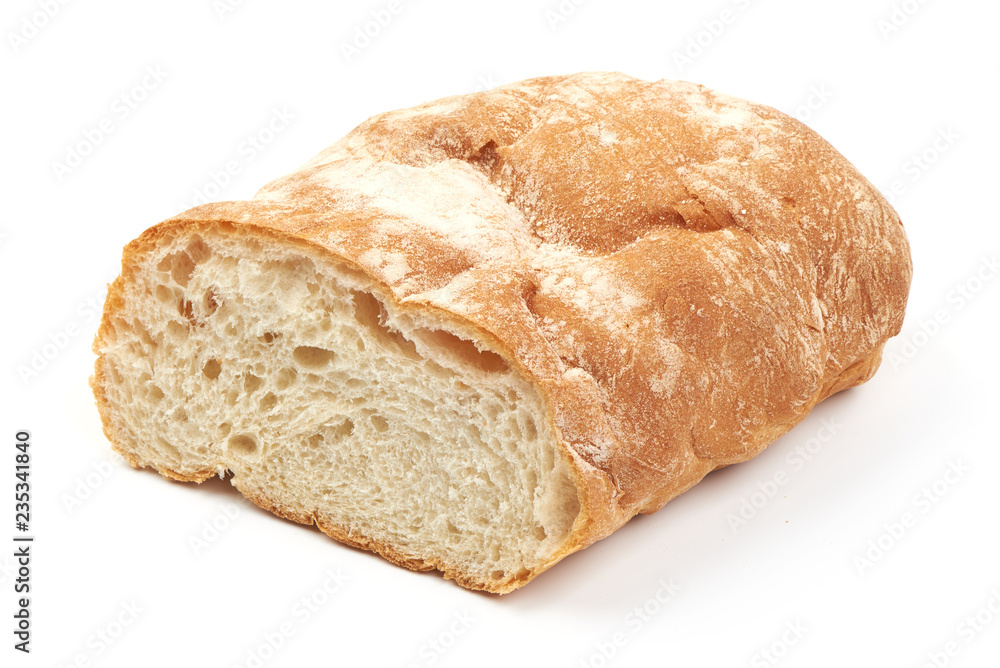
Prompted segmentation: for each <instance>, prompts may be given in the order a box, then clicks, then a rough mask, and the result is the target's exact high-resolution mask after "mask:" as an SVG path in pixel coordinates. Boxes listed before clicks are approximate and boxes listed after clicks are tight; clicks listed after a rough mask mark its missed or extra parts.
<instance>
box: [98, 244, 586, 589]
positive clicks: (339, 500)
mask: <svg viewBox="0 0 1000 668" xmlns="http://www.w3.org/2000/svg"><path fill="white" fill-rule="evenodd" d="M153 238H155V239H156V242H155V244H152V245H150V244H149V243H148V242H147V244H146V245H144V246H141V247H138V246H137V248H138V250H137V251H132V253H131V257H129V255H130V253H129V252H128V251H127V252H126V266H125V268H124V271H123V275H122V278H120V279H119V280H118V282H117V283H116V284H115V286H113V288H112V291H111V295H110V296H109V299H108V304H107V305H106V307H105V319H104V323H103V325H102V328H101V332H100V334H99V336H98V340H97V342H96V344H95V347H96V349H97V352H98V354H99V359H98V360H97V364H96V372H95V377H94V379H93V385H94V390H95V394H96V396H97V401H98V406H99V408H100V409H101V414H102V418H103V420H104V425H105V431H106V432H107V433H108V435H109V437H110V438H111V439H112V441H113V442H114V444H115V446H116V448H117V449H119V450H120V451H121V452H122V453H123V454H124V455H125V456H126V457H127V458H128V459H129V461H130V462H132V463H133V464H134V465H136V466H148V467H152V468H155V469H156V470H158V471H159V472H160V473H162V474H164V475H167V476H170V477H174V478H180V479H183V480H196V481H200V480H204V479H206V478H207V477H209V476H211V475H215V474H219V475H223V474H225V472H226V471H231V472H232V475H233V484H234V485H236V486H237V487H238V488H239V489H240V490H241V491H242V492H243V493H244V494H245V495H246V496H247V497H248V498H250V499H251V500H253V501H254V502H255V503H257V504H258V505H261V506H262V507H265V508H268V509H269V510H273V511H274V512H275V513H277V514H279V515H282V516H284V517H287V518H290V519H293V520H296V521H299V522H304V523H313V522H315V523H316V524H317V525H318V526H319V527H320V528H321V529H323V531H325V532H326V533H328V534H329V535H331V536H332V537H334V538H336V539H338V540H341V541H342V542H345V543H348V544H351V545H355V546H359V547H364V548H366V549H371V550H373V551H376V552H379V553H380V554H382V555H383V556H385V557H387V558H388V559H390V560H391V561H393V562H395V563H399V564H401V565H404V566H407V567H410V568H414V569H419V570H428V569H433V568H437V569H440V570H442V571H443V572H444V573H445V574H446V576H448V577H453V578H455V579H456V580H458V581H459V582H460V583H461V584H463V585H464V586H467V587H471V588H475V589H483V590H487V591H494V592H506V591H510V590H512V589H514V588H516V587H518V586H520V585H521V584H523V583H524V582H526V581H527V580H529V579H531V578H532V577H534V575H536V574H537V573H539V572H541V571H542V570H544V569H545V568H547V567H548V566H549V565H551V564H552V563H554V561H556V560H558V558H559V557H560V556H561V555H562V554H563V553H564V552H565V550H564V546H565V544H566V542H567V539H568V538H569V536H570V534H571V532H572V529H573V525H574V522H575V521H576V519H577V516H578V515H579V512H580V501H579V498H578V493H577V488H576V485H575V483H574V480H573V476H572V472H571V467H570V464H569V462H568V460H567V458H566V455H565V454H564V451H563V449H562V448H561V446H560V445H559V443H558V441H557V437H556V435H555V434H554V433H553V431H552V427H551V425H550V424H549V419H548V417H547V412H546V406H545V403H544V401H543V399H542V397H541V396H540V395H539V393H538V391H537V390H536V389H535V387H534V386H533V385H532V384H531V383H530V382H529V381H528V380H527V379H525V378H524V377H523V376H522V374H521V373H520V372H519V371H517V370H516V369H514V368H512V367H511V365H510V364H508V362H507V361H506V360H505V358H504V357H503V356H502V355H501V354H499V353H498V352H496V351H493V350H488V349H485V348H484V347H483V344H482V343H481V342H480V343H478V344H477V343H473V340H474V339H475V338H476V333H475V332H474V331H472V330H471V329H467V328H466V327H464V326H463V325H462V324H461V323H458V322H456V321H454V320H450V319H449V320H445V319H444V318H442V317H437V316H434V315H432V314H430V313H428V312H426V311H420V312H417V311H415V310H413V309H407V308H405V306H403V307H397V306H395V305H394V304H393V303H392V301H391V300H389V299H388V297H387V295H386V294H385V293H384V292H382V291H381V290H380V288H379V287H378V286H377V285H376V284H374V283H373V282H372V281H371V280H370V279H369V278H367V276H366V275H365V274H363V273H362V272H360V271H358V270H356V269H353V268H351V267H349V266H347V265H346V264H343V263H341V262H339V261H336V260H335V259H333V258H331V257H329V256H328V255H327V254H325V253H324V252H320V251H318V250H314V249H311V248H310V247H307V246H305V245H295V244H293V243H291V242H287V241H279V240H277V239H270V238H268V237H265V236H263V235H255V234H252V233H247V232H246V231H245V230H244V231H242V232H237V231H235V230H233V229H232V228H228V229H227V228H225V227H223V226H218V225H216V226H212V227H208V226H205V227H202V228H199V229H197V230H191V229H189V228H173V229H172V230H170V229H168V230H159V231H158V232H157V234H156V235H153Z"/></svg>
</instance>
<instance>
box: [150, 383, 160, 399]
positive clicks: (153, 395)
mask: <svg viewBox="0 0 1000 668" xmlns="http://www.w3.org/2000/svg"><path fill="white" fill-rule="evenodd" d="M149 398H150V399H152V400H153V401H159V400H160V399H162V398H163V390H161V389H160V388H159V387H157V386H156V385H150V386H149Z"/></svg>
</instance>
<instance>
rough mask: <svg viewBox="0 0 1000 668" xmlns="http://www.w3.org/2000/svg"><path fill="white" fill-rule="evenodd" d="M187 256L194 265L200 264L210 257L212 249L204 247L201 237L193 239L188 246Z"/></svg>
mask: <svg viewBox="0 0 1000 668" xmlns="http://www.w3.org/2000/svg"><path fill="white" fill-rule="evenodd" d="M187 254H188V255H189V256H190V257H191V260H192V261H193V262H194V263H195V264H200V263H202V262H204V261H205V260H207V259H208V258H210V257H212V249H211V248H209V247H208V246H206V245H205V242H204V241H202V240H201V237H197V236H196V237H194V238H192V240H191V243H189V244H188V247H187Z"/></svg>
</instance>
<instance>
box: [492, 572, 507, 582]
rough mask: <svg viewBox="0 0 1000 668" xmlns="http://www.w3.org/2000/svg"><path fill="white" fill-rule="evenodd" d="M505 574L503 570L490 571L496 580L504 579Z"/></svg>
mask: <svg viewBox="0 0 1000 668" xmlns="http://www.w3.org/2000/svg"><path fill="white" fill-rule="evenodd" d="M505 575H506V573H504V572H503V571H493V572H492V573H490V577H491V578H493V579H494V580H503V578H504V576H505Z"/></svg>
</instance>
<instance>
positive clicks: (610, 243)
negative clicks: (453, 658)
mask: <svg viewBox="0 0 1000 668" xmlns="http://www.w3.org/2000/svg"><path fill="white" fill-rule="evenodd" d="M223 218H226V219H231V220H233V221H235V222H240V223H243V224H247V225H250V226H256V227H265V228H271V230H273V231H276V232H279V233H280V234H282V235H285V236H290V237H294V238H298V239H302V240H305V241H308V242H310V243H312V244H316V245H319V246H321V247H324V248H326V249H328V250H329V251H330V252H331V253H332V254H334V255H336V256H337V257H341V258H344V259H346V260H348V261H349V262H351V263H353V264H356V265H357V266H360V267H361V268H363V269H364V270H365V271H366V272H368V273H369V274H371V276H373V277H374V278H375V279H377V280H378V281H379V282H381V283H383V284H384V285H385V286H386V288H387V290H388V291H389V294H390V295H391V296H392V298H393V299H394V301H396V302H398V304H399V305H401V306H402V307H403V308H405V307H406V306H407V305H411V306H414V307H417V306H418V305H419V307H420V308H427V307H428V306H429V307H433V308H435V310H439V311H440V312H446V313H448V314H452V315H453V316H456V317H457V318H459V319H461V320H462V321H464V322H466V323H469V324H471V325H473V326H475V327H476V328H477V330H478V331H481V332H483V333H484V336H487V337H488V338H489V340H490V341H491V345H493V346H494V347H497V348H499V349H501V350H502V351H503V352H505V353H506V354H507V355H508V356H510V357H511V358H512V360H513V361H514V362H516V364H517V366H518V368H520V369H521V370H522V371H523V372H524V373H525V374H526V375H527V376H528V377H529V378H530V379H532V381H533V382H534V383H535V384H536V385H537V386H539V387H540V388H541V389H542V390H543V394H544V395H545V396H546V397H548V399H549V401H550V405H551V410H552V413H551V417H552V419H553V422H554V424H555V426H556V427H557V428H558V433H559V434H560V435H561V437H562V439H563V440H564V441H565V442H566V444H567V445H568V446H569V448H570V449H571V451H572V452H573V453H574V458H575V459H577V461H578V465H579V467H580V468H581V469H585V473H586V476H585V477H588V478H589V480H590V482H589V483H588V484H589V485H590V495H591V498H589V499H586V498H585V499H584V500H583V501H584V508H585V510H586V512H587V513H589V517H590V520H589V522H590V523H591V524H592V526H591V527H590V529H589V533H588V534H587V535H588V538H587V542H590V541H592V540H594V539H596V538H598V537H600V535H598V534H604V533H607V532H609V531H610V530H613V529H614V528H615V527H617V526H618V525H619V524H621V522H622V521H623V520H624V519H627V518H628V517H630V516H631V515H633V514H635V513H636V512H651V511H653V510H656V509H657V508H659V507H660V506H662V505H663V503H666V501H668V500H669V499H670V498H673V497H674V496H676V495H677V494H679V493H680V492H682V491H684V490H685V489H687V488H689V487H690V486H691V485H693V484H694V483H695V482H697V481H698V480H700V479H701V478H702V477H703V476H704V475H705V474H706V473H707V472H709V471H711V470H712V469H714V468H718V467H720V466H724V465H726V464H730V463H734V462H738V461H743V460H745V459H748V458H750V457H752V456H753V455H755V454H756V453H757V452H759V451H760V450H761V449H762V448H763V447H764V446H766V445H767V444H768V443H770V442H771V441H773V440H774V439H775V438H777V436H779V435H780V434H781V433H783V432H784V431H786V430H787V429H789V428H790V427H791V426H793V425H794V424H795V423H796V422H798V421H799V420H800V419H801V418H802V417H804V416H805V414H806V413H807V412H808V411H809V410H810V409H811V407H812V406H813V405H814V404H815V403H816V402H818V401H819V400H821V399H823V398H825V397H826V396H828V395H829V394H831V393H833V392H835V391H838V390H840V389H843V388H844V387H846V386H848V385H851V384H856V383H858V382H862V381H864V380H866V379H867V378H868V377H869V376H870V375H871V373H873V372H874V369H875V368H876V367H877V364H878V359H879V354H880V351H881V347H882V345H883V344H884V342H885V341H886V339H888V338H889V337H891V336H893V335H895V334H896V333H898V331H899V328H900V326H901V322H902V318H903V311H904V306H905V302H906V297H907V292H908V288H909V282H910V273H911V267H910V258H909V249H908V245H907V241H906V237H905V235H904V233H903V229H902V226H901V223H900V221H899V218H898V216H897V215H896V213H895V211H893V209H892V207H891V206H890V205H889V204H888V203H887V202H886V201H885V199H884V198H883V197H882V196H881V195H880V194H879V193H878V191H877V190H876V189H875V188H874V187H873V186H872V185H871V183H869V182H868V181H867V180H866V179H865V178H864V177H862V176H861V175H860V174H859V173H858V172H857V170H856V169H855V168H854V167H853V166H852V165H851V164H850V163H849V162H848V161H847V160H846V159H845V158H844V157H843V156H842V155H840V154H839V153H838V152H837V151H836V150H835V149H833V147H831V146H830V145H829V144H828V143H827V142H826V141H824V140H823V139H822V138H821V137H819V136H818V135H817V134H816V133H815V132H813V131H812V130H810V129H809V128H807V127H806V126H804V125H803V124H801V123H799V122H798V121H796V120H794V119H792V118H790V117H789V116H786V115H785V114H782V113H780V112H778V111H776V110H774V109H771V108H769V107H766V106H762V105H759V104H754V103H750V102H746V101H743V100H739V99H736V98H733V97H729V96H726V95H722V94H719V93H716V92H713V91H711V90H708V89H706V88H704V87H702V86H699V85H695V84H690V83H684V82H678V81H659V82H647V81H642V80H638V79H634V78H631V77H628V76H624V75H621V74H616V73H585V74H577V75H573V76H560V77H545V78H539V79H532V80H528V81H524V82H520V83H517V84H513V85H509V86H504V87H501V88H497V89H494V90H491V91H487V92H483V93H476V94H471V95H463V96H457V97H450V98H445V99H442V100H439V101H436V102H431V103H428V104H423V105H420V106H417V107H414V108H412V109H406V110H401V111H394V112H389V113H385V114H381V115H378V116H375V117H373V118H372V119H370V120H368V121H366V122H365V123H363V124H361V125H360V126H359V127H358V128H356V129H355V130H354V131H352V132H351V133H350V134H348V135H347V136H346V137H344V138H343V139H342V140H340V141H338V142H337V143H335V144H333V145H332V146H330V147H329V148H327V149H326V150H325V151H323V152H322V153H320V154H319V155H318V156H316V157H315V158H314V159H312V160H311V161H310V162H308V163H307V164H306V165H304V166H303V167H302V168H301V169H299V170H298V171H296V172H294V173H292V174H290V175H289V176H287V177H284V178H281V179H279V180H277V181H275V182H273V183H271V184H269V185H268V186H266V187H265V188H264V189H262V190H261V191H260V193H258V195H257V196H256V197H255V198H254V200H252V201H250V202H240V203H222V204H215V205H207V206H204V207H199V208H198V209H195V210H192V211H189V212H186V213H185V214H183V215H182V216H181V217H179V218H178V219H177V220H178V222H179V221H182V220H188V221H191V220H207V219H216V220H218V219H223ZM585 495H586V494H585ZM597 506H601V507H597Z"/></svg>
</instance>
